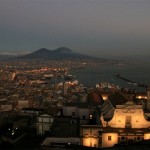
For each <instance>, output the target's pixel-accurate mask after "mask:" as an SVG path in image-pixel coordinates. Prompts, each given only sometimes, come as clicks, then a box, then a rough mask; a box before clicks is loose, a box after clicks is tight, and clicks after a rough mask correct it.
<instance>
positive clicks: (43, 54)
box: [18, 47, 105, 60]
mask: <svg viewBox="0 0 150 150" xmlns="http://www.w3.org/2000/svg"><path fill="white" fill-rule="evenodd" d="M18 59H51V60H53V59H55V60H57V59H58V60H63V59H67V60H69V59H84V60H85V59H93V60H105V59H100V58H96V57H91V56H87V55H83V54H80V53H76V52H73V51H72V50H71V49H69V48H67V47H60V48H57V49H55V50H49V49H46V48H41V49H39V50H36V51H34V52H32V53H30V54H27V55H23V56H20V57H18Z"/></svg>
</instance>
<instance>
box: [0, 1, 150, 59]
mask: <svg viewBox="0 0 150 150" xmlns="http://www.w3.org/2000/svg"><path fill="white" fill-rule="evenodd" d="M62 46H65V47H68V48H71V49H72V50H74V51H75V52H80V53H84V54H88V55H93V56H99V57H102V56H103V57H104V56H107V55H109V56H115V55H117V56H118V55H134V54H136V55H150V0H0V53H2V52H5V53H6V52H20V53H21V52H33V51H35V50H37V49H39V48H43V47H45V48H48V49H51V50H53V49H56V48H58V47H62Z"/></svg>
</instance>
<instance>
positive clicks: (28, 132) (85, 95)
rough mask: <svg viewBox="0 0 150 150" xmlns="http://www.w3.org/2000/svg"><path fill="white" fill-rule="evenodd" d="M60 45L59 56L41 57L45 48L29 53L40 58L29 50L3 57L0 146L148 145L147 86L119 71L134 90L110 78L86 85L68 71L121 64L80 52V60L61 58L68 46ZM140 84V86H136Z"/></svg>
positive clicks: (44, 148) (149, 113)
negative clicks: (23, 54) (22, 53)
mask: <svg viewBox="0 0 150 150" xmlns="http://www.w3.org/2000/svg"><path fill="white" fill-rule="evenodd" d="M60 49H63V51H61V54H60V56H59V57H61V56H62V60H61V59H60V58H58V59H56V58H55V59H54V60H52V59H51V60H49V59H43V57H44V56H45V52H44V49H40V50H37V51H36V52H33V53H31V55H32V54H35V53H36V54H38V55H39V53H40V56H41V58H42V59H39V58H38V59H35V58H34V59H32V58H31V59H29V58H30V57H31V55H30V57H24V56H22V57H23V58H20V57H19V58H18V57H16V58H14V57H12V58H9V59H5V60H1V66H0V89H1V90H0V92H1V94H0V95H1V96H0V113H1V116H0V131H1V138H0V139H1V140H0V147H1V148H4V149H42V150H47V149H56V148H58V149H88V148H93V149H96V148H97V149H98V148H105V149H106V148H108V149H109V148H113V149H118V148H119V147H120V146H121V147H128V148H130V147H132V148H133V147H134V146H135V148H137V147H136V144H140V142H145V144H144V146H142V147H140V146H139V148H141V149H142V148H143V147H144V148H145V147H148V146H149V138H150V128H149V127H150V89H149V87H148V86H146V85H145V84H142V83H140V84H138V83H136V82H132V81H131V80H128V79H126V78H125V77H122V76H121V75H120V74H117V75H113V76H114V78H116V79H118V80H120V79H121V80H124V81H125V82H127V83H128V84H129V83H130V84H133V86H134V89H131V88H128V87H121V86H120V85H115V84H114V83H110V82H98V83H97V84H95V86H86V85H84V84H82V82H81V81H80V82H79V80H78V77H77V76H75V75H74V74H71V72H82V71H83V70H86V68H88V67H90V68H93V67H95V66H105V65H107V64H109V65H112V66H114V65H115V66H118V65H119V66H120V63H121V62H120V61H112V60H103V61H102V60H101V59H99V60H97V58H95V61H94V58H93V57H90V56H89V57H88V58H86V57H85V55H84V57H83V55H81V56H82V57H83V58H84V59H78V60H77V58H74V57H73V58H70V59H69V60H68V59H66V58H63V56H64V49H66V48H64V47H63V48H60ZM60 49H59V50H60ZM67 50H68V49H67ZM41 52H43V53H44V55H43V53H41ZM69 54H70V52H69ZM38 55H37V56H38ZM65 55H67V53H66V51H65ZM71 55H72V56H73V54H71ZM75 55H76V54H75ZM26 56H29V54H28V55H26ZM34 56H35V55H34ZM46 57H47V56H46ZM78 57H79V54H78ZM79 58H80V57H79ZM122 63H125V62H122ZM85 78H86V76H85ZM93 78H94V76H93ZM138 86H142V88H143V89H144V90H143V91H138V90H136V87H138ZM30 138H32V140H30ZM146 142H147V143H146Z"/></svg>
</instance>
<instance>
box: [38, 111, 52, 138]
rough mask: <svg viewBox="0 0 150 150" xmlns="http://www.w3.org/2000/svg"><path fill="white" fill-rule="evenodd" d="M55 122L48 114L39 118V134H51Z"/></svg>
mask: <svg viewBox="0 0 150 150" xmlns="http://www.w3.org/2000/svg"><path fill="white" fill-rule="evenodd" d="M53 121H54V118H53V117H52V116H50V115H48V114H42V115H40V116H37V123H36V128H37V134H38V135H44V134H46V132H50V131H51V126H52V124H53Z"/></svg>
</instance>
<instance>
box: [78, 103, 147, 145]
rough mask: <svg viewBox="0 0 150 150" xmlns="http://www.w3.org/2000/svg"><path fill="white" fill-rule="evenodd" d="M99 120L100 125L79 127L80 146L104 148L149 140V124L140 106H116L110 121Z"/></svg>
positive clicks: (131, 104)
mask: <svg viewBox="0 0 150 150" xmlns="http://www.w3.org/2000/svg"><path fill="white" fill-rule="evenodd" d="M100 119H101V122H102V125H95V126H93V125H82V126H81V133H80V136H81V145H83V146H89V147H98V148H104V147H113V146H114V145H116V144H129V143H136V142H139V141H142V140H148V139H150V122H149V121H147V120H146V119H145V117H144V111H143V109H142V105H135V104H134V103H133V102H127V103H125V104H124V105H117V106H116V109H115V111H114V115H113V117H112V119H111V120H110V121H105V120H104V119H103V115H101V118H100Z"/></svg>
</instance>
